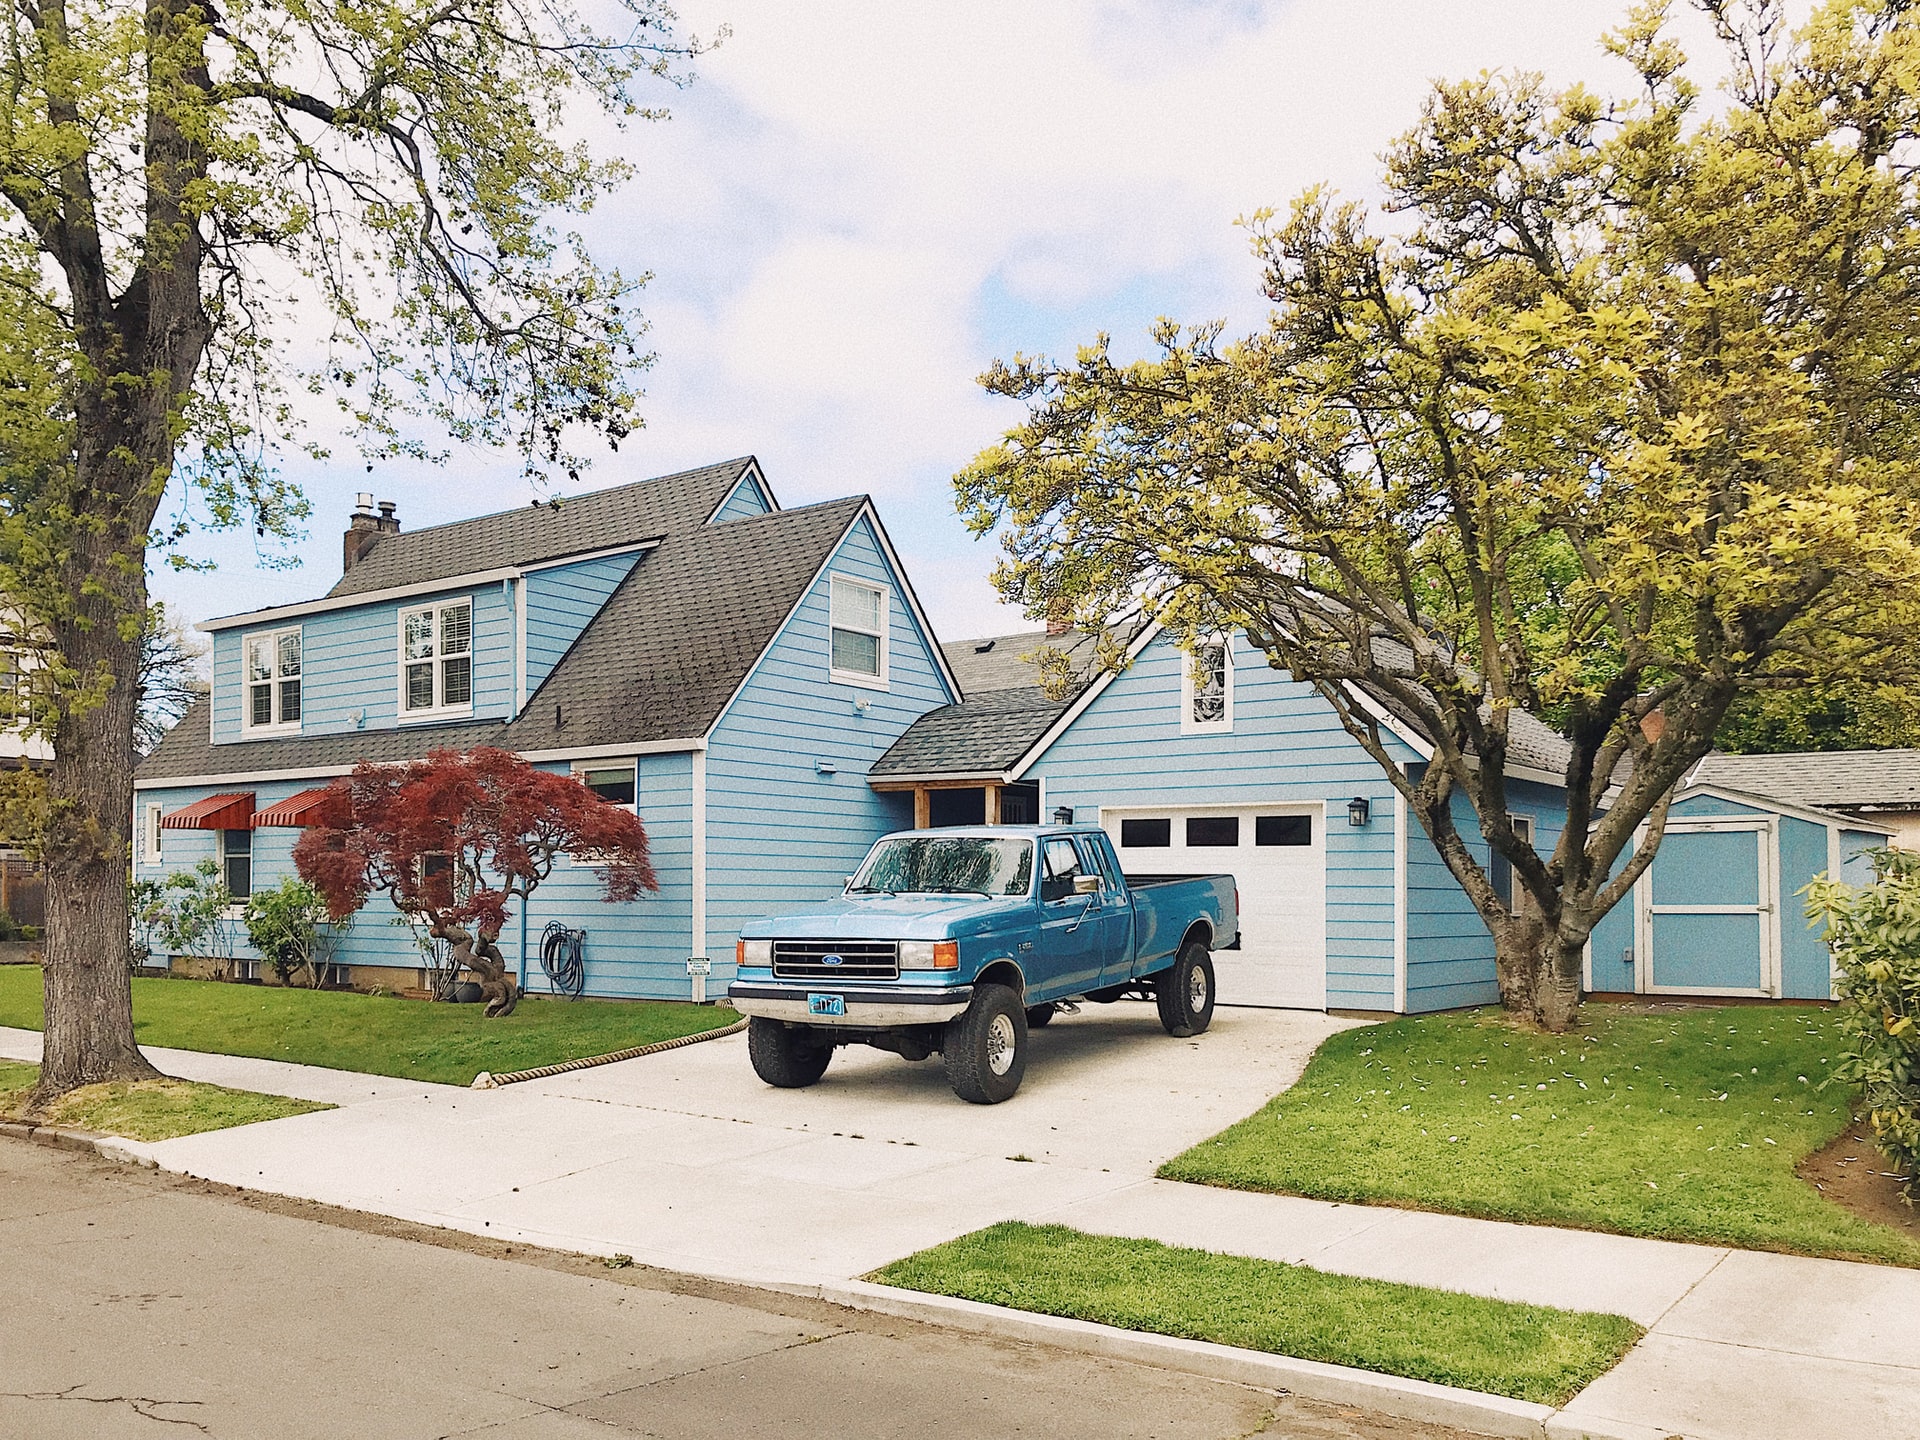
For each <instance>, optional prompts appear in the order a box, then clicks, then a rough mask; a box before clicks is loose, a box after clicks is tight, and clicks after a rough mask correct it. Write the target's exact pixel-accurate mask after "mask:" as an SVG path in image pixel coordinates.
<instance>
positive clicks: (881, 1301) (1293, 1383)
mask: <svg viewBox="0 0 1920 1440" xmlns="http://www.w3.org/2000/svg"><path fill="white" fill-rule="evenodd" d="M758 1283H759V1287H760V1288H762V1289H767V1290H778V1291H781V1292H783V1293H785V1294H790V1295H801V1296H805V1297H807V1298H809V1299H816V1300H823V1301H826V1302H827V1303H828V1304H831V1305H843V1306H845V1307H847V1308H848V1309H851V1310H865V1311H870V1312H872V1313H875V1314H880V1315H892V1316H894V1317H896V1318H897V1319H901V1320H918V1321H920V1322H922V1323H925V1324H931V1325H940V1326H944V1327H946V1328H948V1329H958V1330H970V1331H973V1332H974V1333H976V1334H983V1335H992V1336H996V1337H998V1338H1000V1339H1003V1340H1022V1341H1026V1342H1029V1343H1033V1344H1041V1345H1054V1346H1059V1347H1064V1348H1066V1349H1070V1350H1079V1351H1082V1352H1085V1353H1088V1354H1094V1355H1100V1356H1104V1357H1106V1358H1107V1359H1110V1360H1126V1361H1131V1362H1133V1363H1135V1364H1140V1365H1151V1366H1154V1367H1156V1368H1158V1369H1161V1370H1177V1371H1180V1372H1182V1373H1183V1374H1188V1375H1197V1376H1201V1377H1203V1378H1205V1379H1209V1380H1223V1381H1226V1382H1228V1383H1230V1384H1235V1385H1248V1386H1252V1387H1254V1388H1256V1389H1260V1390H1284V1391H1287V1392H1289V1393H1291V1394H1294V1395H1300V1396H1303V1397H1305V1398H1306V1399H1309V1400H1324V1401H1327V1402H1330V1403H1332V1404H1336V1405H1359V1406H1364V1407H1366V1408H1368V1409H1370V1410H1377V1411H1379V1412H1380V1413H1382V1414H1385V1415H1392V1416H1394V1417H1396V1418H1398V1419H1402V1420H1419V1421H1425V1422H1426V1423H1428V1424H1433V1425H1452V1426H1456V1427H1458V1428H1461V1429H1466V1430H1473V1431H1475V1432H1477V1433H1480V1434H1484V1435H1489V1436H1494V1437H1498V1440H1546V1437H1549V1436H1551V1437H1552V1440H1574V1436H1575V1433H1576V1432H1575V1430H1573V1429H1568V1428H1563V1429H1561V1430H1559V1431H1557V1432H1556V1431H1554V1430H1551V1429H1550V1428H1549V1426H1550V1424H1551V1423H1552V1422H1553V1421H1554V1420H1555V1419H1556V1417H1557V1416H1558V1414H1559V1412H1558V1411H1556V1410H1554V1409H1553V1408H1552V1407H1551V1406H1549V1405H1536V1404H1533V1403H1531V1402H1529V1401H1525V1400H1509V1399H1507V1398H1505V1397H1504V1396H1500V1395H1486V1394H1482V1393H1481V1392H1479V1391H1476V1390H1462V1389H1458V1388H1456V1387H1454V1386H1451V1385H1435V1384H1432V1383H1430V1382H1428V1381H1425V1380H1408V1379H1404V1378H1402V1377H1400V1376H1397V1375H1382V1374H1378V1373H1376V1372H1374V1371H1371V1370H1356V1369H1353V1368H1352V1367H1350V1366H1346V1365H1328V1364H1325V1363H1322V1362H1320V1361H1317V1360H1296V1359H1293V1358H1292V1357H1290V1356H1286V1355H1272V1354H1268V1353H1267V1352H1266V1351H1263V1350H1242V1349H1239V1348H1237V1347H1235V1346H1232V1345H1215V1344H1212V1343H1211V1342H1209V1341H1205V1340H1182V1339H1179V1338H1176V1337H1174V1336H1171V1335H1153V1334H1148V1333H1146V1332H1144V1331H1138V1330H1122V1329H1119V1328H1117V1327H1115V1326H1112V1325H1098V1324H1095V1323H1093V1322H1092V1321H1088V1320H1070V1319H1066V1318H1064V1317H1061V1316H1058V1315H1040V1314H1035V1313H1033V1312H1030V1311H1025V1310H1010V1309H1007V1308H1005V1307H1003V1306H999V1305H985V1304H981V1303H980V1302H979V1301H975V1300H956V1299H953V1298H951V1297H949V1296H945V1295H926V1294H922V1293H920V1292H919V1291H915V1290H899V1289H896V1288H894V1287H893V1286H891V1285H875V1284H872V1283H870V1282H868V1281H864V1280H854V1281H846V1282H834V1281H829V1282H825V1283H820V1284H814V1283H791V1282H779V1281H761V1282H758ZM1585 1434H1586V1435H1587V1436H1588V1440H1645V1437H1644V1436H1642V1435H1637V1434H1636V1435H1633V1436H1628V1435H1625V1434H1622V1435H1619V1436H1617V1437H1616V1436H1615V1435H1614V1434H1612V1433H1611V1432H1607V1431H1601V1430H1591V1431H1588V1432H1585Z"/></svg>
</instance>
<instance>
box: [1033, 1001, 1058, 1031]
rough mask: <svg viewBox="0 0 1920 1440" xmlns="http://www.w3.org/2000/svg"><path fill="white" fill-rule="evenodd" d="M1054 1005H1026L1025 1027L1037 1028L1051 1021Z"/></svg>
mask: <svg viewBox="0 0 1920 1440" xmlns="http://www.w3.org/2000/svg"><path fill="white" fill-rule="evenodd" d="M1054 1010H1055V1007H1054V1006H1053V1005H1052V1004H1046V1005H1029V1006H1027V1028H1028V1029H1029V1030H1039V1029H1041V1028H1043V1027H1044V1026H1045V1025H1047V1024H1048V1023H1049V1022H1050V1021H1052V1019H1053V1016H1054Z"/></svg>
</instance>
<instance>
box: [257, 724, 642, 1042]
mask: <svg viewBox="0 0 1920 1440" xmlns="http://www.w3.org/2000/svg"><path fill="white" fill-rule="evenodd" d="M312 813H313V815H314V823H313V824H312V825H311V826H310V828H309V829H308V830H307V832H306V834H304V835H302V836H301V837H300V841H299V843H298V844H297V845H295V846H294V848H293V863H294V867H295V868H296V869H297V870H298V871H299V872H300V876H301V878H302V879H304V880H305V881H307V883H309V884H310V885H312V886H314V887H315V888H316V889H318V890H319V891H320V893H321V895H322V896H324V897H325V899H326V902H327V908H328V910H329V911H330V912H331V913H332V915H333V917H334V918H335V919H336V920H340V919H345V918H346V917H347V916H349V915H351V914H353V913H354V912H355V911H356V910H358V909H359V908H360V907H361V906H362V905H364V904H366V902H367V897H368V896H369V895H370V894H372V893H373V892H374V891H376V890H382V891H385V892H386V893H387V894H388V895H389V896H390V897H392V900H393V903H394V906H395V907H396V908H397V909H399V910H400V911H401V912H403V913H404V914H408V915H412V916H417V917H419V918H420V919H421V920H422V921H424V922H425V923H426V926H427V929H428V933H429V934H431V935H433V936H434V937H435V938H436V939H440V940H445V941H446V942H447V943H448V945H450V946H451V947H452V953H451V956H450V958H451V959H452V960H454V961H456V962H458V964H459V965H460V966H461V967H462V968H464V969H466V970H468V971H471V972H472V974H473V975H474V977H475V978H476V979H478V980H479V982H480V992H481V995H482V996H483V997H484V998H485V1000H486V1002H487V1012H486V1013H487V1014H488V1015H489V1016H499V1015H508V1014H511V1013H512V1011H513V1007H514V1006H515V1005H517V1004H519V1002H520V987H519V986H518V985H516V984H515V983H514V980H513V976H512V974H511V972H510V971H509V970H508V968H507V963H506V960H505V958H504V957H503V956H502V955H501V953H500V947H499V945H498V944H497V943H496V942H497V941H498V939H499V938H500V932H501V930H503V929H504V928H505V927H506V923H507V918H508V914H509V907H510V906H511V905H512V904H513V903H514V902H515V901H516V900H517V901H519V902H520V903H522V904H525V903H526V899H527V897H528V896H529V895H531V894H532V893H533V892H534V890H535V889H536V888H537V887H538V886H539V885H540V883H541V882H542V881H543V880H545V879H546V878H547V877H548V876H549V875H551V874H552V873H553V867H554V862H555V861H556V860H558V859H559V858H560V857H561V856H562V855H570V856H573V857H574V858H575V859H576V860H578V861H579V862H580V863H583V864H587V865H591V866H592V867H593V869H594V870H595V871H596V872H597V873H598V875H599V878H600V883H601V887H602V890H603V891H604V896H605V898H606V899H607V900H608V901H620V900H634V899H637V898H639V896H640V895H641V894H642V893H643V892H645V891H649V890H658V889H659V888H660V886H659V882H658V881H657V880H655V879H654V874H653V865H652V863H651V862H650V861H649V859H648V856H647V833H646V830H645V828H644V827H643V826H642V825H641V823H640V820H639V817H638V816H636V815H635V814H634V813H633V812H632V811H630V810H627V809H626V808H624V807H623V806H620V805H615V804H610V803H609V802H607V801H605V800H602V799H601V798H600V797H599V796H597V795H595V794H594V793H593V792H592V791H591V790H589V789H587V787H586V786H585V785H583V784H581V783H580V782H579V781H578V780H576V779H574V778H573V777H572V776H571V775H556V774H554V773H552V772H551V771H546V770H540V769H536V768H535V767H534V766H532V765H530V764H528V763H527V762H526V761H525V760H522V759H521V758H520V757H519V756H518V755H513V754H509V753H508V752H507V751H505V750H496V749H493V748H491V747H488V746H479V747H476V748H474V749H472V750H464V751H462V750H445V749H442V750H432V751H429V752H428V754H427V758H426V759H424V760H413V761H409V762H407V763H405V764H400V765H377V764H374V763H372V762H370V761H362V762H361V764H360V765H359V766H358V767H356V768H355V770H354V772H353V774H351V775H349V776H345V777H343V778H342V779H339V780H336V781H334V782H333V784H332V785H331V786H330V787H328V793H327V795H326V797H325V798H324V799H323V800H322V801H321V803H320V805H319V807H318V808H317V809H316V810H314V811H313V812H312Z"/></svg>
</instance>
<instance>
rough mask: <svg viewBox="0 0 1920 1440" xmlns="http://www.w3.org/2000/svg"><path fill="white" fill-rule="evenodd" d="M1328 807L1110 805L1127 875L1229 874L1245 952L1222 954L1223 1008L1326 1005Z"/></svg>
mask: <svg viewBox="0 0 1920 1440" xmlns="http://www.w3.org/2000/svg"><path fill="white" fill-rule="evenodd" d="M1325 819H1326V811H1325V809H1324V808H1323V807H1321V806H1319V805H1235V806H1218V807H1214V806H1208V807H1204V808H1181V809H1160V810H1148V809H1132V808H1129V809H1104V808H1103V809H1102V810H1101V812H1100V823H1101V824H1102V825H1103V826H1104V827H1105V828H1106V831H1107V833H1108V834H1109V835H1110V836H1112V837H1113V843H1114V845H1115V847H1116V848H1117V849H1118V850H1119V851H1120V868H1121V869H1122V870H1124V871H1125V872H1126V873H1127V874H1129V875H1196V874H1216V875H1218V874H1229V875H1232V876H1233V878H1234V879H1235V881H1236V882H1238V884H1239V887H1240V948H1239V949H1238V950H1216V951H1215V952H1214V955H1213V965H1214V971H1215V977H1216V980H1217V982H1218V986H1219V1002H1220V1004H1222V1005H1273V1006H1284V1007H1286V1008H1289V1009H1300V1010H1324V1009H1326V1008H1327V867H1326V835H1325V823H1324V822H1325Z"/></svg>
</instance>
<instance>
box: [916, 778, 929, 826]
mask: <svg viewBox="0 0 1920 1440" xmlns="http://www.w3.org/2000/svg"><path fill="white" fill-rule="evenodd" d="M913 828H914V829H916V830H931V829H932V828H933V799H932V797H931V796H930V795H929V794H928V793H927V787H926V786H924V785H916V786H914V787H913Z"/></svg>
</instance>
